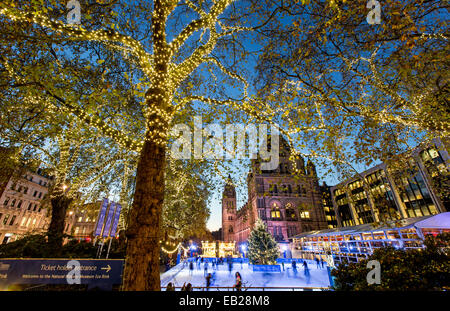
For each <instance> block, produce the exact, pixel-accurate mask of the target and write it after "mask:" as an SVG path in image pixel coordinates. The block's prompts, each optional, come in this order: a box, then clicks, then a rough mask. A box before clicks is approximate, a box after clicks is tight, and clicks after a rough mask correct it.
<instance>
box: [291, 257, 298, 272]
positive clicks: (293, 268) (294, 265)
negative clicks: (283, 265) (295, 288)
mask: <svg viewBox="0 0 450 311" xmlns="http://www.w3.org/2000/svg"><path fill="white" fill-rule="evenodd" d="M292 272H294V275H297V262H296V261H295V260H292Z"/></svg>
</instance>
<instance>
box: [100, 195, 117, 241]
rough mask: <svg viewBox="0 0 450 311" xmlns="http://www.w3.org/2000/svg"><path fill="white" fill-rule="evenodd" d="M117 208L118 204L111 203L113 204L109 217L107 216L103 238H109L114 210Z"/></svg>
mask: <svg viewBox="0 0 450 311" xmlns="http://www.w3.org/2000/svg"><path fill="white" fill-rule="evenodd" d="M115 207H116V203H115V202H111V204H110V205H109V211H108V215H107V216H106V223H105V229H103V235H102V236H103V237H107V236H109V230H110V228H111V222H112V219H113V216H114V209H115Z"/></svg>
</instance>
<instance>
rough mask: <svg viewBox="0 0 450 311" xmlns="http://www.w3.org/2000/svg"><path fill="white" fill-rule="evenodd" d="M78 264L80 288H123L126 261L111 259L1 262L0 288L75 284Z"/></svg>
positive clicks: (8, 260) (1, 260)
mask: <svg viewBox="0 0 450 311" xmlns="http://www.w3.org/2000/svg"><path fill="white" fill-rule="evenodd" d="M74 261H75V262H76V263H77V266H78V267H77V269H78V274H79V279H80V282H79V283H77V284H91V285H92V284H111V285H112V284H120V283H121V282H122V271H123V264H124V260H122V259H109V260H102V259H101V260H95V259H51V260H47V259H0V286H1V285H8V284H72V283H70V281H71V280H70V278H71V274H73V273H74V272H75V271H74V269H75V268H74V266H71V263H72V262H74Z"/></svg>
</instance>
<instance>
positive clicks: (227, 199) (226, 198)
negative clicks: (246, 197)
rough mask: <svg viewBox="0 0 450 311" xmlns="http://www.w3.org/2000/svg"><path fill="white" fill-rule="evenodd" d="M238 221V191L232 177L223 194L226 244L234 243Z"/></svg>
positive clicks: (229, 178)
mask: <svg viewBox="0 0 450 311" xmlns="http://www.w3.org/2000/svg"><path fill="white" fill-rule="evenodd" d="M235 221H236V190H235V188H234V185H233V182H232V180H231V176H230V175H228V180H227V183H226V185H225V188H224V191H223V194H222V235H223V236H222V238H223V240H224V241H225V242H231V241H234V240H235V238H234V233H235V229H236V228H235V227H236V226H235Z"/></svg>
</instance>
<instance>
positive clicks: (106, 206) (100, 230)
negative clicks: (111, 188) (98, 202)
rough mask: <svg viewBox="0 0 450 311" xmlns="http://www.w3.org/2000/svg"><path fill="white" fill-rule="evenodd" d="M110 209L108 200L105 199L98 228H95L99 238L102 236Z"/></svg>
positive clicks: (99, 215)
mask: <svg viewBox="0 0 450 311" xmlns="http://www.w3.org/2000/svg"><path fill="white" fill-rule="evenodd" d="M107 208H108V199H107V198H104V199H103V203H102V207H101V208H100V211H99V214H98V221H97V227H96V228H95V232H94V235H95V236H98V235H101V234H102V228H103V222H104V221H105V215H106V209H107Z"/></svg>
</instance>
